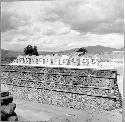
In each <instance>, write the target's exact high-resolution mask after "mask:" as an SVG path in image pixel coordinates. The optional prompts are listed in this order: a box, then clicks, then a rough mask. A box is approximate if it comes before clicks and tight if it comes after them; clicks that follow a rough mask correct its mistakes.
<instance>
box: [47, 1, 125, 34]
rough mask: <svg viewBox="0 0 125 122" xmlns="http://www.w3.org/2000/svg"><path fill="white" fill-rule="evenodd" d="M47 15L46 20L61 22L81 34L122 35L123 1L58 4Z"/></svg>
mask: <svg viewBox="0 0 125 122" xmlns="http://www.w3.org/2000/svg"><path fill="white" fill-rule="evenodd" d="M49 13H51V16H49V17H47V18H46V20H48V21H54V20H55V21H57V20H61V21H63V22H64V23H67V24H69V25H70V26H71V28H72V29H74V30H77V31H79V32H81V33H87V32H91V33H99V34H107V33H123V26H124V4H123V0H121V1H119V2H118V1H117V0H110V1H105V0H94V1H93V2H92V1H91V0H85V1H78V2H77V1H72V2H71V1H70V2H58V3H57V4H56V6H55V7H53V8H51V12H50V10H49V12H48V14H49Z"/></svg>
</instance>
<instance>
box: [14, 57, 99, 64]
mask: <svg viewBox="0 0 125 122" xmlns="http://www.w3.org/2000/svg"><path fill="white" fill-rule="evenodd" d="M12 64H41V65H71V66H98V65H99V59H98V58H97V57H92V56H81V57H79V56H73V57H71V56H66V55H62V56H51V55H47V56H42V55H40V56H18V57H17V59H15V60H14V61H13V62H12Z"/></svg>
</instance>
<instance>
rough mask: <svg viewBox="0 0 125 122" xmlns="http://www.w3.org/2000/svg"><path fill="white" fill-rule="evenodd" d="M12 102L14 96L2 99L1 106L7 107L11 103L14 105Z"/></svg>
mask: <svg viewBox="0 0 125 122" xmlns="http://www.w3.org/2000/svg"><path fill="white" fill-rule="evenodd" d="M12 101H13V96H6V97H1V105H7V104H9V103H12Z"/></svg>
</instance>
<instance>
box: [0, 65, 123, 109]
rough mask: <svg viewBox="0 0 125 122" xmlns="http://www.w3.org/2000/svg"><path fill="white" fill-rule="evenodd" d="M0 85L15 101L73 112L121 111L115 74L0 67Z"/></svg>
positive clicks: (111, 72)
mask: <svg viewBox="0 0 125 122" xmlns="http://www.w3.org/2000/svg"><path fill="white" fill-rule="evenodd" d="M1 69H2V73H1V83H2V84H4V85H5V86H7V87H8V88H9V90H10V92H11V93H12V94H13V96H14V97H15V98H18V99H25V100H30V101H34V102H40V103H45V104H53V105H57V106H61V107H70V108H76V109H84V110H87V109H90V108H91V109H105V110H112V109H115V108H118V107H121V95H120V93H119V89H118V85H117V71H116V70H106V69H105V70H97V69H78V68H65V67H40V66H24V65H23V66H21V65H20V66H17V65H2V66H1Z"/></svg>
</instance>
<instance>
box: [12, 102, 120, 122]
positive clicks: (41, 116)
mask: <svg viewBox="0 0 125 122" xmlns="http://www.w3.org/2000/svg"><path fill="white" fill-rule="evenodd" d="M14 103H16V105H17V108H16V110H15V112H16V113H17V115H18V116H19V121H33V122H36V121H40V122H122V110H113V111H83V110H76V109H70V108H61V107H57V106H54V105H46V104H40V103H32V102H28V101H24V100H14Z"/></svg>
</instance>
